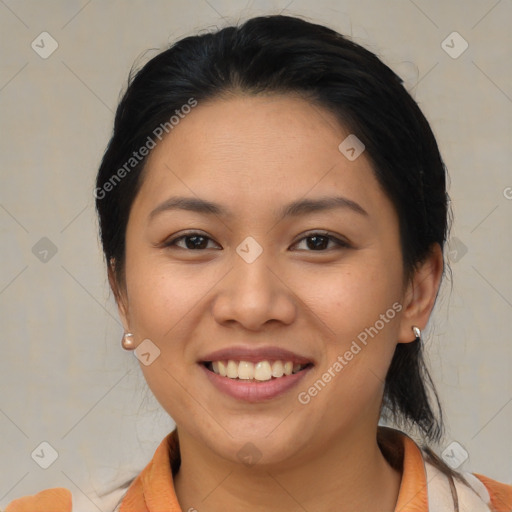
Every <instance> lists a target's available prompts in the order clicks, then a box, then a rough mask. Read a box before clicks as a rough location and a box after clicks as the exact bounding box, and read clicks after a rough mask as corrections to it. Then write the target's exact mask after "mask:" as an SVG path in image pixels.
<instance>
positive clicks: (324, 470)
mask: <svg viewBox="0 0 512 512" xmlns="http://www.w3.org/2000/svg"><path fill="white" fill-rule="evenodd" d="M179 435H180V452H181V466H180V469H179V471H178V473H177V474H176V476H175V478H174V486H175V490H176V495H177V497H178V501H179V503H180V505H181V507H182V509H183V510H187V511H188V510H194V509H196V510H198V511H201V510H208V512H220V511H225V510H226V509H227V510H246V511H247V512H262V511H265V512H274V511H276V512H277V511H282V510H287V511H290V512H304V511H305V510H306V511H311V510H315V511H318V512H331V511H332V512H334V511H336V512H353V511H354V510H365V511H366V512H374V511H375V512H377V511H378V512H393V511H394V510H395V505H396V502H397V498H398V492H399V488H400V481H401V475H400V473H399V472H398V471H396V470H394V469H393V468H392V467H391V466H390V465H389V463H388V462H387V460H386V459H385V457H384V455H383V454H382V452H381V450H380V449H379V446H378V444H377V434H376V430H375V429H374V430H373V432H371V431H370V432H361V431H360V430H359V431H354V432H353V433H352V435H349V436H346V435H344V436H343V439H340V437H342V436H335V437H334V438H333V439H329V440H326V439H322V440H319V441H316V443H317V444H318V446H315V448H316V450H312V449H310V450H308V453H309V455H308V456H307V460H306V459H305V460H303V461H298V462H297V463H294V464H287V465H286V466H285V465H266V466H261V465H258V464H255V465H253V466H246V465H243V464H238V463H233V462H229V461H226V460H225V459H222V458H220V457H218V456H216V455H215V454H213V453H212V452H210V451H208V450H207V449H205V447H204V446H202V445H199V444H197V442H196V441H195V440H194V439H192V438H190V437H188V436H187V435H186V434H185V433H182V432H181V431H180V434H179ZM311 453H315V456H314V458H313V457H311V455H310V454H311Z"/></svg>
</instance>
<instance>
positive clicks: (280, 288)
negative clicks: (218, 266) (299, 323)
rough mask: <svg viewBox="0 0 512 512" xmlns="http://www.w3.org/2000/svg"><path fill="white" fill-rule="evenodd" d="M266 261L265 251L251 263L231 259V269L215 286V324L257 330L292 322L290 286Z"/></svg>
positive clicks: (295, 302)
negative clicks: (232, 261)
mask: <svg viewBox="0 0 512 512" xmlns="http://www.w3.org/2000/svg"><path fill="white" fill-rule="evenodd" d="M269 259H270V258H267V257H266V255H265V251H264V252H263V253H262V254H261V255H260V256H259V257H258V258H257V259H256V260H255V261H253V262H251V263H248V262H247V261H245V260H244V259H243V258H241V257H239V256H238V254H236V255H235V256H234V265H233V268H232V270H231V271H230V272H229V273H228V274H227V275H226V276H225V278H224V279H223V280H222V282H221V283H220V284H219V286H218V288H217V296H216V297H215V300H214V301H213V305H212V313H213V317H214V318H215V320H216V321H217V322H218V323H219V324H230V323H237V324H240V325H241V326H243V327H244V328H245V329H247V330H251V331H258V330H261V329H262V328H264V326H266V325H267V324H271V323H281V324H286V325H289V324H291V323H293V321H294V319H295V316H296V310H297V308H296V304H297V301H296V298H295V296H294V293H293V290H292V287H291V286H290V284H289V283H287V282H286V279H285V278H283V277H281V276H279V271H278V269H277V268H276V265H275V264H274V265H272V264H271V262H270V261H269Z"/></svg>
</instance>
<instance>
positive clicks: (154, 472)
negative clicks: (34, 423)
mask: <svg viewBox="0 0 512 512" xmlns="http://www.w3.org/2000/svg"><path fill="white" fill-rule="evenodd" d="M379 429H380V432H384V431H386V432H387V434H386V435H387V436H388V438H389V439H390V440H391V442H392V443H395V447H396V449H397V451H398V452H401V453H403V459H402V482H401V485H400V491H399V496H398V500H397V505H396V508H395V512H438V511H439V512H446V511H449V510H455V508H454V505H453V502H452V498H451V496H450V500H449V502H448V501H444V498H441V499H440V500H441V501H439V499H436V500H435V501H436V504H435V505H434V504H433V503H431V504H430V505H429V495H430V497H431V498H432V497H433V496H434V497H436V498H437V495H436V494H435V493H436V492H438V493H439V494H438V495H439V496H440V495H441V480H442V478H443V477H442V476H440V475H441V474H440V473H435V474H434V473H432V474H434V477H431V478H430V479H429V480H428V481H427V471H430V472H431V471H436V470H435V469H432V467H430V466H429V465H428V463H426V461H425V458H424V455H423V452H422V451H421V449H420V448H419V447H418V446H417V445H416V443H415V442H414V441H413V440H412V439H410V438H409V437H408V436H406V435H405V434H403V433H401V432H399V431H396V430H395V431H392V430H391V429H386V428H383V427H379ZM179 463H180V452H179V443H178V439H177V435H176V430H174V431H172V432H171V433H170V434H168V435H167V436H166V437H165V438H164V439H163V441H162V442H161V443H160V445H159V446H158V448H157V450H156V452H155V454H154V455H153V458H152V459H151V461H150V462H149V464H148V465H147V466H146V467H145V468H144V469H143V470H142V472H141V473H140V474H139V475H138V476H137V478H136V479H135V480H134V481H133V482H132V484H131V485H130V487H129V489H128V491H127V493H126V495H125V496H124V498H123V499H122V502H121V505H120V508H119V509H118V510H119V512H183V511H182V509H181V507H180V504H179V503H178V499H177V497H176V493H175V490H174V485H173V473H174V472H175V471H176V470H177V468H178V467H179ZM470 476H471V477H472V478H473V480H474V481H475V482H478V483H477V484H476V486H475V487H476V490H477V491H478V490H479V491H480V495H479V496H478V495H477V492H476V491H473V490H472V489H469V488H467V489H461V488H459V487H457V490H458V491H461V490H462V491H463V494H464V493H465V495H466V496H469V501H464V500H462V501H460V502H459V507H460V506H461V505H462V506H465V507H466V508H459V510H460V512H476V508H475V507H477V508H478V511H480V510H482V511H490V512H511V511H512V486H510V485H505V484H502V483H499V482H496V481H494V480H491V479H489V478H486V477H484V476H482V475H470ZM475 477H476V478H475ZM434 485H439V487H438V488H434V487H433V486H434ZM437 489H439V491H437ZM432 501H434V500H432ZM441 502H442V503H441ZM439 503H441V505H439ZM464 503H466V504H467V503H472V504H473V505H464ZM475 503H476V505H475ZM468 506H469V507H470V508H468ZM434 508H435V509H434ZM5 512H73V510H72V495H71V492H70V491H69V490H68V489H65V488H60V487H59V488H54V489H46V490H44V491H41V492H39V493H38V494H35V495H33V496H25V497H23V498H19V499H17V500H14V501H12V502H11V503H10V504H9V505H8V506H7V508H6V509H5Z"/></svg>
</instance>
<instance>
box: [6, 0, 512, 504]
mask: <svg viewBox="0 0 512 512" xmlns="http://www.w3.org/2000/svg"><path fill="white" fill-rule="evenodd" d="M283 9H284V11H283ZM280 11H283V12H284V13H286V14H291V15H300V16H303V17H306V18H308V19H310V20H312V21H316V22H320V23H326V24H329V25H330V26H331V27H333V28H335V29H337V30H339V31H340V32H342V33H344V34H348V35H351V36H352V37H353V38H354V39H355V40H356V42H359V43H361V44H363V45H364V46H366V47H367V48H369V49H370V50H372V51H374V52H376V53H377V54H378V55H379V56H380V57H381V58H382V59H383V60H384V61H385V62H386V63H387V64H388V65H390V66H391V67H392V68H393V69H394V70H395V71H397V72H398V74H400V75H401V76H402V77H403V78H404V79H405V81H406V84H407V86H408V88H409V89H410V90H411V92H412V94H413V95H414V97H415V99H416V100H417V101H418V102H419V104H420V107H421V108H422V109H423V111H424V112H425V114H426V115H427V118H428V119H429V121H430V122H431V125H432V128H433V130H434V133H435V134H436V136H437V138H438V142H439V145H440V149H441V152H442V154H443V157H444V160H445V163H446V164H447V167H448V171H449V173H450V177H451V183H450V189H449V192H450V194H451V197H452V200H453V209H454V213H455V223H454V226H453V230H452V238H451V241H450V256H449V258H450V259H451V266H452V269H453V287H451V284H450V283H449V282H446V283H445V285H444V286H443V290H442V292H441V295H440V297H439V301H438V304H437V306H436V311H435V313H434V316H433V318H432V319H431V323H430V326H429V329H428V332H427V333H426V334H427V336H426V340H425V341H426V344H427V350H428V354H429V357H430V361H431V366H432V370H433V375H434V377H435V380H436V382H437V385H438V390H439V392H440V395H441V399H442V402H443V404H444V407H445V412H446V420H447V427H448V434H447V436H446V439H445V440H444V441H443V443H442V445H441V446H439V447H437V449H438V450H439V452H442V451H443V450H444V449H445V448H446V447H447V446H448V445H449V444H450V443H451V442H452V441H457V442H458V443H460V445H461V446H463V447H464V448H465V450H467V452H468V453H469V459H468V460H467V461H466V462H465V464H464V465H463V466H462V468H463V469H465V470H472V471H476V472H479V473H483V474H486V475H488V476H490V477H493V478H496V479H499V480H501V481H504V482H508V483H512V435H511V430H512V428H511V426H512V344H511V338H510V319H511V316H512V315H511V313H512V309H511V308H512V271H511V266H510V261H511V257H510V255H511V254H512V237H511V236H510V233H511V232H512V188H511V187H512V173H511V169H510V162H511V161H512V159H511V142H512V137H511V134H512V129H511V123H512V72H511V67H510V64H511V60H512V59H511V54H512V44H511V43H512V41H511V31H510V20H511V19H512V3H511V2H510V1H507V0H501V1H496V0H471V1H467V0H465V1H462V0H460V1H456V0H451V1H444V0H436V1H426V0H414V1H412V0H395V1H385V2H382V1H381V2H379V1H377V0H330V1H329V0H317V1H316V2H314V3H313V2H307V1H304V0H294V1H290V0H286V1H263V0H262V1H252V2H251V1H249V2H236V1H234V0H191V1H189V2H186V1H152V2H142V1H125V2H121V1H108V2H107V1H103V2H102V1H99V0H89V1H83V0H82V1H41V2H35V1H32V2H29V1H9V0H0V52H1V59H2V60H1V62H2V65H1V67H0V112H1V114H0V115H1V117H0V122H1V125H2V126H1V133H2V137H0V154H1V155H2V159H1V162H2V170H1V172H2V178H1V183H2V186H1V192H0V229H1V233H2V264H1V270H0V307H1V311H0V315H1V316H0V325H1V327H2V345H1V347H2V352H3V353H2V357H1V358H0V428H1V437H0V450H1V451H0V453H1V459H0V460H1V469H0V507H1V506H5V505H6V504H7V503H8V502H10V501H11V500H12V499H14V498H16V497H19V496H22V495H25V494H33V493H35V492H37V491H39V490H41V489H44V488H48V487H56V486H63V487H67V488H69V489H70V490H71V491H72V492H73V494H74V496H75V499H76V500H77V510H79V509H80V510H105V511H106V510H108V507H109V506H110V503H111V502H112V500H113V498H110V501H109V500H108V499H105V500H103V501H102V500H101V499H100V498H99V497H98V496H97V495H96V494H95V493H97V492H101V491H102V490H105V489H108V488H109V487H110V486H115V485H116V483H119V482H120V481H121V480H122V479H123V478H124V477H129V476H131V475H133V474H135V473H137V472H138V471H140V470H141V469H142V467H143V466H144V465H145V464H146V463H147V462H148V461H149V458H150V457H151V456H152V454H153V451H154V449H155V448H156V446H157V445H158V444H159V442H160V441H161V439H162V438H163V437H164V436H165V435H166V434H167V433H168V432H169V431H170V430H171V428H172V426H173V423H172V420H171V419H170V418H169V417H168V416H167V415H166V413H165V412H163V411H162V410H161V408H160V407H159V405H158V404H157V403H156V401H155V399H154V398H153V397H152V395H151V393H150V392H149V390H148V389H147V387H146V385H145V382H144V379H143V377H142V375H141V372H140V370H139V367H138V361H137V360H136V359H135V358H134V357H133V355H132V354H130V353H127V352H125V351H123V350H122V349H121V347H120V338H121V334H122V328H121V325H120V323H119V320H118V317H117V310H116V307H115V304H114V301H113V299H112V297H111V295H110V293H109V289H108V285H107V280H106V276H105V271H104V267H103V262H102V256H101V251H100V247H99V243H98V236H97V223H96V219H95V216H94V198H93V194H92V191H93V184H94V178H95V172H96V169H97V167H98V164H99V161H100V158H101V155H102V153H103V151H104V149H105V146H106V144H107V141H108V138H109V135H110V132H111V129H112V122H113V112H114V110H115V107H116V104H117V101H118V99H119V94H120V90H121V89H122V88H124V86H125V84H126V79H127V76H128V72H129V69H130V67H131V65H132V64H133V62H134V61H135V60H136V59H139V62H140V63H141V62H145V61H146V60H148V59H149V58H150V57H152V56H153V55H155V54H156V52H157V50H158V49H163V48H164V47H165V46H166V45H167V44H168V43H169V42H171V41H173V40H175V39H177V38H180V37H182V36H185V35H189V34H192V33H194V32H196V31H197V30H201V29H211V28H214V27H222V26H225V25H226V24H228V23H230V22H236V21H237V20H239V19H240V20H243V19H245V18H247V17H250V16H252V15H256V14H262V13H265V14H268V13H277V12H280ZM44 31H46V32H48V33H49V34H51V36H52V37H53V38H54V39H55V41H56V42H57V43H58V48H57V50H56V51H55V52H54V53H52V54H51V55H50V56H48V57H47V58H46V59H44V58H42V57H41V56H40V54H39V53H43V54H44V52H45V51H48V50H49V49H51V46H50V43H51V41H50V40H49V39H48V36H40V34H41V33H42V32H44ZM454 31H457V32H458V33H459V34H460V35H461V36H462V37H463V38H464V40H466V41H467V42H468V44H469V47H468V48H467V50H466V51H464V52H463V53H462V54H461V55H460V56H458V57H457V58H453V55H452V56H450V55H449V54H448V53H447V51H445V49H448V50H449V51H451V52H452V54H454V52H459V51H460V49H462V46H461V44H463V41H462V40H460V39H459V40H457V38H455V39H453V37H451V38H448V40H447V42H445V43H444V45H442V43H443V41H444V40H445V39H446V38H447V36H449V35H450V34H451V33H452V32H454ZM456 37H457V36H456ZM41 39H43V40H44V42H43V43H41ZM33 41H35V43H34V44H38V45H39V47H36V48H37V50H38V51H39V53H38V52H36V51H35V49H33V48H32V47H31V43H32V42H33ZM446 45H449V46H452V47H453V48H451V49H449V48H447V47H446ZM43 46H44V47H43ZM443 46H444V48H443ZM148 49H153V50H151V51H149V52H147V53H146V54H144V52H145V51H146V50H148ZM41 239H43V240H42V241H41ZM47 239H48V240H49V241H51V243H50V242H48V240H47ZM55 250H56V251H57V252H56V253H55V254H53V252H54V251H55ZM45 251H47V252H45ZM43 441H46V442H48V443H50V445H51V446H52V447H54V449H55V450H56V451H57V452H58V458H57V460H56V461H55V462H54V463H53V464H52V465H51V466H50V467H49V468H48V469H42V468H41V467H40V466H39V465H38V464H36V462H35V460H33V458H32V457H31V453H33V452H34V450H35V449H36V448H38V446H39V445H40V443H41V442H43ZM40 450H41V448H38V450H36V452H35V453H36V454H37V453H39V454H41V451H40ZM43 453H44V454H45V455H44V457H48V456H49V453H50V452H49V451H48V449H46V451H44V447H43ZM34 457H35V458H36V459H37V457H36V456H34ZM44 457H40V458H39V460H40V461H41V460H42V459H43V458H44ZM93 503H94V505H93Z"/></svg>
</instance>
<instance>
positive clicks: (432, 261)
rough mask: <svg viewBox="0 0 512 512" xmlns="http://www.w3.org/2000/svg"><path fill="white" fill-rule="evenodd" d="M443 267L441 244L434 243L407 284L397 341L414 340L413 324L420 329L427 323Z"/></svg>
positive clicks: (407, 341) (406, 341)
mask: <svg viewBox="0 0 512 512" xmlns="http://www.w3.org/2000/svg"><path fill="white" fill-rule="evenodd" d="M443 268H444V262H443V252H442V250H441V246H440V245H439V244H438V243H435V244H433V245H432V247H431V248H430V253H429V255H428V256H427V258H425V260H424V261H423V262H422V263H421V264H419V265H418V267H417V268H416V270H415V271H414V275H413V277H412V278H411V279H410V281H409V283H408V284H407V289H406V291H405V294H404V296H405V298H404V304H403V314H402V318H401V320H400V330H399V336H398V343H409V342H411V341H414V340H415V336H414V333H413V331H412V327H413V325H415V326H416V327H419V328H420V329H421V330H423V329H424V328H425V326H426V325H427V322H428V319H429V318H430V313H431V312H432V309H433V307H434V303H435V301H436V297H437V293H438V291H439V286H440V284H441V277H442V275H443Z"/></svg>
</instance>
